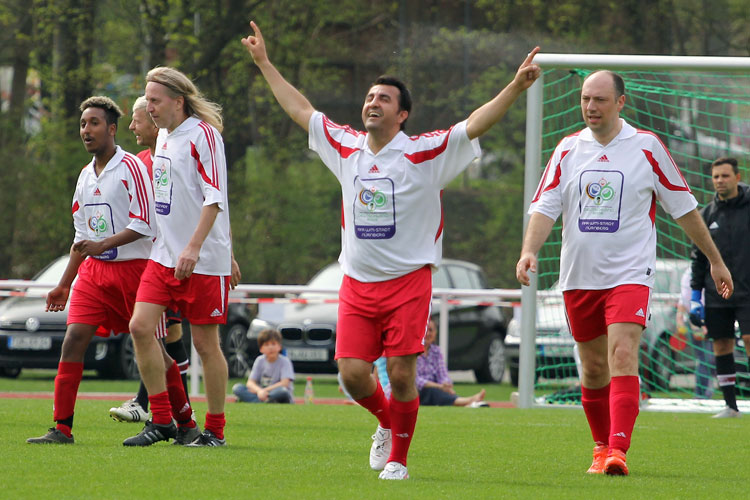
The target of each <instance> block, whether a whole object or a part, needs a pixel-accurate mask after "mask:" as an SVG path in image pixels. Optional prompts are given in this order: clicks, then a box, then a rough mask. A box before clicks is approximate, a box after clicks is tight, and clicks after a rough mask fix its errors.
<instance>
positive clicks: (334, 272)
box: [301, 262, 344, 297]
mask: <svg viewBox="0 0 750 500" xmlns="http://www.w3.org/2000/svg"><path fill="white" fill-rule="evenodd" d="M343 279H344V273H343V271H342V270H341V266H339V264H338V262H336V263H334V264H329V265H328V266H326V267H324V268H323V269H321V270H320V271H318V274H316V275H315V276H313V278H312V279H311V280H310V281H309V283H307V286H309V287H310V288H330V289H334V290H338V289H339V288H340V287H341V282H342V281H343ZM328 295H329V294H322V293H315V292H305V293H303V294H302V295H301V296H303V297H323V296H328Z"/></svg>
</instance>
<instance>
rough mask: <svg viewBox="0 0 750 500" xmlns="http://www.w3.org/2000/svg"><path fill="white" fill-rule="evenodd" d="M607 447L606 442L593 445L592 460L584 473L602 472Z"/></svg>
mask: <svg viewBox="0 0 750 500" xmlns="http://www.w3.org/2000/svg"><path fill="white" fill-rule="evenodd" d="M608 451H609V447H608V446H607V445H606V444H597V445H596V446H594V460H593V461H592V462H591V467H589V470H587V471H586V474H604V461H605V460H607V452H608Z"/></svg>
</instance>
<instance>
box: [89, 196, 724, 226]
mask: <svg viewBox="0 0 750 500" xmlns="http://www.w3.org/2000/svg"><path fill="white" fill-rule="evenodd" d="M101 195H102V192H101V191H99V188H96V190H95V191H94V196H101ZM714 224H715V223H714Z"/></svg>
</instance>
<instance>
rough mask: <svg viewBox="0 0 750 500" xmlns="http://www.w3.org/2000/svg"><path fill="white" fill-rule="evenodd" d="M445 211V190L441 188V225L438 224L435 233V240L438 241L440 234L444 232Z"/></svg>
mask: <svg viewBox="0 0 750 500" xmlns="http://www.w3.org/2000/svg"><path fill="white" fill-rule="evenodd" d="M443 216H444V212H443V190H442V189H441V190H440V225H439V226H438V229H437V233H435V242H437V240H438V238H440V235H441V234H443V223H444V222H445V218H444V217H443Z"/></svg>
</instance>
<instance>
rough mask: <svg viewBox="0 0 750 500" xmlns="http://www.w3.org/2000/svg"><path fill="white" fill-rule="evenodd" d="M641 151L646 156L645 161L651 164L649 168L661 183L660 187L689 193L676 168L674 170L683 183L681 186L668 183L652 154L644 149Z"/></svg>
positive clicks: (683, 179)
mask: <svg viewBox="0 0 750 500" xmlns="http://www.w3.org/2000/svg"><path fill="white" fill-rule="evenodd" d="M642 151H643V154H644V155H646V160H648V162H649V163H650V164H651V168H652V169H653V171H654V173H655V174H656V176H657V177H658V178H659V183H661V185H662V186H664V187H665V188H667V189H669V190H670V191H687V192H688V193H690V192H691V191H690V188H689V187H688V185H687V182H685V178H684V177H683V176H682V173H681V172H680V170H679V169H678V168H677V167H676V166H675V169H676V170H677V173H679V174H680V179H682V182H684V185H683V186H677V185H676V184H672V183H671V182H669V179H667V176H666V175H664V172H663V171H662V169H661V166H660V165H659V162H658V161H657V160H656V158H654V155H653V153H651V151H649V150H647V149H644V150H642Z"/></svg>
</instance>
